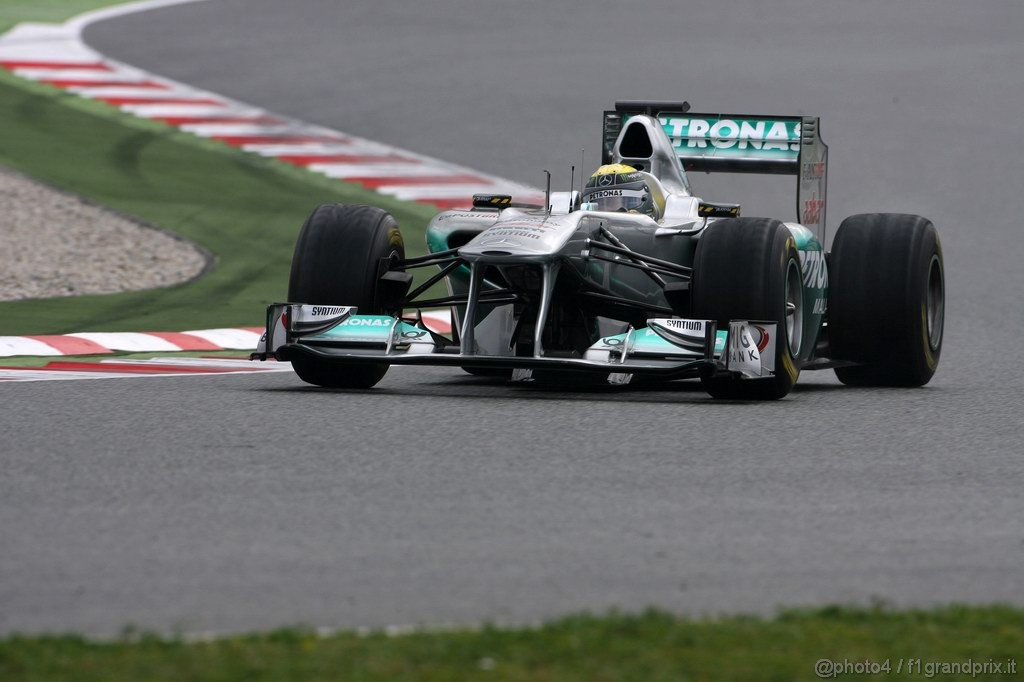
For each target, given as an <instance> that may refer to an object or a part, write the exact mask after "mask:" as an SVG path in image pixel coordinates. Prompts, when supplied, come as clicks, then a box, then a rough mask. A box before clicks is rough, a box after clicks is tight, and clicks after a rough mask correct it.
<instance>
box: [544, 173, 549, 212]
mask: <svg viewBox="0 0 1024 682" xmlns="http://www.w3.org/2000/svg"><path fill="white" fill-rule="evenodd" d="M544 174H545V175H547V176H548V188H547V189H546V190H545V191H544V206H545V207H546V208H545V209H544V210H545V212H546V213H547V214H548V215H551V171H549V170H548V169H547V168H545V169H544Z"/></svg>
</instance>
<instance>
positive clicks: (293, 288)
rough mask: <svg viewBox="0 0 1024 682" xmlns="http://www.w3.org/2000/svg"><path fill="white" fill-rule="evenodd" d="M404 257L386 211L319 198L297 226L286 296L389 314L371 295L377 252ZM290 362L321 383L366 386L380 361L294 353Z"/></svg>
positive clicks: (383, 368) (380, 371) (382, 367)
mask: <svg viewBox="0 0 1024 682" xmlns="http://www.w3.org/2000/svg"><path fill="white" fill-rule="evenodd" d="M389 257H395V258H405V244H404V242H403V241H402V233H401V232H400V231H399V229H398V224H397V223H396V222H395V219H394V218H393V217H392V216H391V214H390V213H388V212H387V211H384V210H383V209H380V208H376V207H374V206H349V205H345V204H324V205H322V206H320V207H318V208H317V209H316V210H315V211H313V213H312V215H310V216H309V218H308V219H307V220H306V222H305V224H304V225H303V226H302V231H301V232H299V238H298V240H297V241H296V242H295V254H294V255H293V256H292V270H291V276H290V277H289V279H288V301H289V302H292V303H309V304H314V305H354V306H357V307H358V309H359V313H360V314H363V315H373V314H383V313H388V314H393V313H398V312H400V311H391V310H381V309H380V308H379V306H378V304H377V301H376V293H377V277H378V272H377V271H378V266H379V264H380V260H381V259H382V258H389ZM292 367H293V368H294V369H295V373H296V374H298V375H299V378H300V379H302V380H303V381H305V382H307V383H310V384H314V385H316V386H323V387H325V388H370V387H372V386H374V385H375V384H376V383H377V382H379V381H380V380H381V379H383V378H384V375H385V374H386V373H387V371H388V366H387V365H386V364H372V365H342V364H337V363H332V362H331V361H330V360H325V359H323V358H319V357H315V356H312V355H306V354H300V353H296V354H294V355H293V357H292Z"/></svg>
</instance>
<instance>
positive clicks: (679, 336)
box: [252, 303, 776, 384]
mask: <svg viewBox="0 0 1024 682" xmlns="http://www.w3.org/2000/svg"><path fill="white" fill-rule="evenodd" d="M775 330H776V323H774V322H758V321H751V320H731V321H730V322H729V324H728V327H727V329H722V330H719V329H717V324H716V323H715V322H714V321H712V320H688V319H681V318H654V319H649V320H648V321H647V326H646V327H641V328H637V329H634V328H632V327H630V328H629V329H628V330H627V331H625V332H623V333H621V334H616V335H612V336H606V337H603V338H601V339H599V340H598V341H597V342H596V343H595V344H593V345H592V346H591V347H590V348H589V349H587V350H586V351H585V352H584V353H582V354H579V353H574V354H570V353H560V352H557V351H548V352H545V353H543V354H541V355H532V356H522V355H517V354H516V353H515V349H514V347H511V348H509V350H508V352H507V354H500V355H494V354H487V355H482V354H479V353H478V352H476V349H475V348H463V347H462V346H461V345H459V344H458V343H455V342H454V341H452V340H450V339H448V338H446V337H443V336H441V335H439V334H437V333H435V332H433V331H431V330H430V329H429V328H427V326H426V325H425V324H423V321H422V319H421V318H420V317H419V316H417V317H401V318H399V317H392V316H389V315H360V314H358V311H357V310H356V308H354V307H350V306H317V305H305V304H293V303H275V304H274V305H271V306H269V308H268V309H267V330H266V332H265V333H264V335H263V337H262V338H261V339H260V343H259V347H258V348H257V349H256V352H255V353H253V354H252V359H254V360H266V359H267V358H276V359H278V360H290V359H291V358H292V357H294V356H295V355H297V354H305V355H310V356H314V357H318V358H322V359H324V360H326V361H329V362H332V363H340V364H344V363H348V364H381V363H384V364H389V365H439V366H444V365H451V366H453V367H471V368H481V369H511V370H513V378H514V379H520V380H524V379H530V378H531V377H532V373H533V372H534V371H537V370H541V371H543V370H558V371H562V372H565V371H568V372H579V373H581V374H592V375H593V374H596V375H604V376H605V378H606V380H607V381H608V383H611V384H624V383H629V381H630V380H631V379H632V378H633V377H634V376H649V377H654V378H661V379H681V378H686V377H694V376H710V375H715V374H723V373H724V374H732V375H737V376H739V377H742V378H747V379H758V378H765V377H770V376H772V375H773V374H774V369H775V367H774V359H775V338H776V333H775Z"/></svg>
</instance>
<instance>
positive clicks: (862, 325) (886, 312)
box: [828, 213, 946, 386]
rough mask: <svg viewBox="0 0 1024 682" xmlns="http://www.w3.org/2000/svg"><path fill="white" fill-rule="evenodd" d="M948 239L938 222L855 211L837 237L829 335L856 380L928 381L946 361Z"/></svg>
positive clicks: (845, 376) (846, 372)
mask: <svg viewBox="0 0 1024 682" xmlns="http://www.w3.org/2000/svg"><path fill="white" fill-rule="evenodd" d="M945 291H946V286H945V270H944V266H943V262H942V245H941V243H940V242H939V235H938V233H937V232H936V231H935V226H934V225H932V223H931V221H929V220H927V219H926V218H922V217H921V216H916V215H904V214H899V213H866V214H861V215H854V216H850V217H849V218H847V219H846V220H844V221H843V223H842V224H841V225H840V226H839V230H838V231H837V232H836V236H835V240H834V241H833V243H832V254H831V256H830V267H829V304H828V334H829V347H830V349H831V353H832V356H833V357H834V358H835V359H837V360H847V361H850V362H856V363H859V364H858V365H855V366H850V367H837V368H836V370H835V372H836V376H838V377H839V380H840V381H841V382H843V383H844V384H847V385H850V386H923V385H925V384H927V383H928V382H929V381H930V380H931V378H932V376H933V375H934V374H935V370H936V368H937V367H938V365H939V356H940V355H941V353H942V332H943V326H944V317H945Z"/></svg>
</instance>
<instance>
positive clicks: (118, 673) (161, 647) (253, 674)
mask: <svg viewBox="0 0 1024 682" xmlns="http://www.w3.org/2000/svg"><path fill="white" fill-rule="evenodd" d="M1022 654H1024V610H1021V609H1012V608H1009V607H1002V606H992V607H960V606H955V607H948V608H941V609H935V610H928V611H899V612H897V611H889V610H885V609H880V608H864V609H860V608H826V609H820V610H814V611H793V612H787V613H783V614H782V615H780V616H778V617H776V618H773V619H761V618H754V617H744V616H737V617H727V618H720V619H712V620H690V619H684V618H677V617H674V616H670V615H667V614H664V613H658V612H649V613H645V614H640V615H618V614H612V615H608V616H603V617H596V616H589V615H584V616H573V617H568V618H562V619H559V620H557V621H553V622H551V623H548V624H546V625H543V626H541V627H539V628H495V627H485V628H483V629H480V630H452V631H437V632H421V633H414V634H405V635H398V636H388V635H386V634H383V633H371V634H369V635H360V634H356V633H341V634H335V635H332V636H328V637H317V636H316V635H315V634H314V633H313V632H311V631H304V630H298V629H293V630H279V631H276V632H271V633H266V634H256V635H246V636H240V637H231V638H226V639H217V640H213V641H208V642H203V643H191V644H190V643H186V642H185V641H183V640H181V639H175V638H172V639H164V638H158V637H152V636H139V635H128V636H126V637H125V638H123V639H121V640H120V641H116V642H109V643H96V642H89V641H86V640H85V639H83V638H81V637H76V636H62V637H19V636H15V637H9V638H7V639H5V640H0V679H4V680H26V681H28V680H67V679H74V680H83V681H87V680H110V681H115V680H182V679H188V680H346V681H352V682H355V681H367V682H369V681H372V680H425V681H440V680H524V681H525V680H529V681H531V682H544V681H547V680H590V681H597V680H637V681H643V682H659V681H661V680H665V681H668V680H672V681H673V682H678V681H683V680H815V679H819V678H818V677H817V675H816V674H815V672H814V666H815V663H816V662H817V661H818V660H819V659H829V660H832V661H839V662H843V661H844V660H847V661H849V662H850V663H851V664H853V663H863V662H864V661H870V662H872V663H875V664H878V665H883V664H884V663H885V662H886V661H888V662H889V665H890V666H891V667H892V672H891V675H893V676H895V677H896V678H897V679H899V678H904V677H905V678H911V679H913V678H914V677H917V678H919V679H925V675H924V673H925V672H926V671H927V668H926V666H929V665H930V664H937V663H954V662H963V661H966V660H967V659H971V660H973V661H975V662H979V663H985V662H989V661H994V662H998V663H1002V664H1003V668H1004V673H1003V674H1002V675H996V674H989V675H980V676H978V677H976V678H975V679H981V680H1000V679H1004V680H1006V679H1019V677H1018V676H1017V675H1011V674H1008V673H1007V672H1006V665H1007V663H1008V661H1010V660H1012V659H1013V658H1014V657H1015V656H1016V657H1020V656H1022ZM900 659H903V660H904V664H903V665H904V666H907V665H908V664H907V663H906V660H907V659H920V661H921V664H920V666H921V667H920V671H921V672H920V674H916V675H910V674H908V672H907V670H906V669H904V671H903V673H902V675H896V670H897V666H898V665H899V660H900ZM1020 663H1021V664H1024V660H1022V661H1021V662H1020ZM932 672H935V669H934V668H933V669H932ZM887 678H889V675H885V674H875V675H860V676H858V675H845V674H843V675H839V676H837V677H836V679H842V680H854V679H861V680H869V679H874V680H877V679H887ZM931 679H941V680H950V679H955V680H959V679H971V677H970V675H941V674H938V675H934V676H932V677H931Z"/></svg>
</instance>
